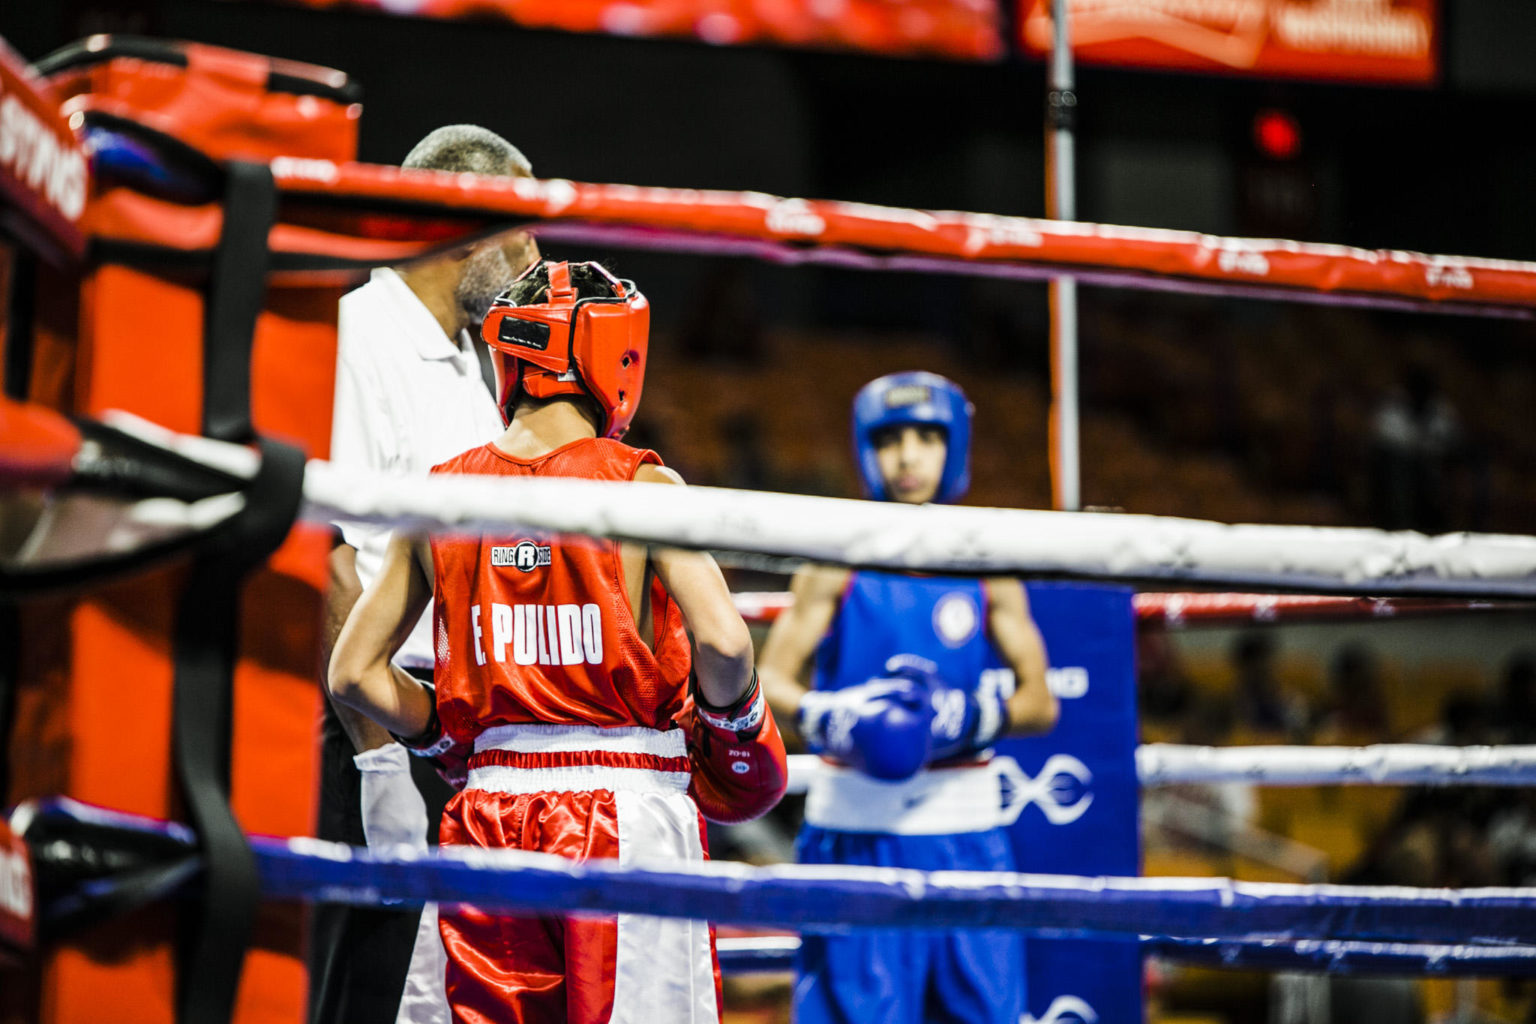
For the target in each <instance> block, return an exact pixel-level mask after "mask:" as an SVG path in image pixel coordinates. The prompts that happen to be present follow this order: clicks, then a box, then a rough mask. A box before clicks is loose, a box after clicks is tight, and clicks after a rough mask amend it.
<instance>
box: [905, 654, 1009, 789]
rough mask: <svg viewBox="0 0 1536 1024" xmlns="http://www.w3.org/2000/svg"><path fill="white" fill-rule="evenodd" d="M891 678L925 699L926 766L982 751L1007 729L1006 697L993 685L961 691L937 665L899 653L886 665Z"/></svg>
mask: <svg viewBox="0 0 1536 1024" xmlns="http://www.w3.org/2000/svg"><path fill="white" fill-rule="evenodd" d="M885 671H886V673H887V674H888V675H889V676H890V677H891V679H893V680H894V679H904V680H907V681H909V682H911V683H912V685H913V686H915V687H917V688H918V689H920V690H921V691H922V692H923V693H924V694H925V695H926V697H927V700H928V705H929V710H930V717H929V733H930V737H929V745H928V763H932V762H934V761H944V760H948V759H949V758H952V757H959V756H960V755H962V754H969V753H972V752H974V751H977V750H984V749H986V748H987V747H989V746H991V745H992V743H993V741H995V740H996V739H997V738H998V736H1000V735H1002V733H1003V732H1004V730H1006V729H1007V728H1008V694H1006V693H1004V692H1003V691H1002V689H1001V688H999V687H995V686H978V687H977V688H976V689H974V690H962V689H960V688H959V687H955V686H951V685H949V683H948V682H947V681H945V679H944V677H943V676H941V675H939V671H938V666H937V665H935V664H934V663H933V662H931V661H929V660H928V659H927V658H924V657H921V656H919V655H916V654H898V655H895V656H894V657H892V658H890V659H889V660H888V661H886V663H885Z"/></svg>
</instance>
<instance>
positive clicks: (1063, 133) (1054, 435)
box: [1045, 0, 1082, 511]
mask: <svg viewBox="0 0 1536 1024" xmlns="http://www.w3.org/2000/svg"><path fill="white" fill-rule="evenodd" d="M1068 2H1069V0H1051V28H1052V38H1051V77H1050V91H1049V92H1048V93H1047V97H1046V122H1045V164H1046V166H1045V215H1046V216H1047V217H1049V218H1051V219H1052V220H1075V219H1077V192H1076V189H1075V188H1074V185H1073V182H1074V175H1075V173H1076V159H1075V156H1076V154H1075V152H1074V150H1073V141H1072V125H1073V115H1074V114H1075V113H1076V111H1077V94H1076V93H1075V92H1073V76H1072V41H1071V34H1070V31H1069V28H1070V26H1069V24H1068V21H1069V18H1068V11H1067V6H1068ZM1050 300H1051V490H1052V499H1053V502H1054V504H1055V507H1056V508H1058V509H1064V510H1067V511H1076V510H1077V509H1080V508H1081V507H1082V496H1081V490H1080V486H1079V481H1080V477H1079V475H1078V466H1079V461H1080V460H1079V446H1078V431H1077V420H1078V414H1077V393H1078V384H1077V280H1076V279H1075V278H1071V277H1065V276H1063V277H1056V278H1052V279H1051V285H1050Z"/></svg>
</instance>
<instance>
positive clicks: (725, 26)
mask: <svg viewBox="0 0 1536 1024" xmlns="http://www.w3.org/2000/svg"><path fill="white" fill-rule="evenodd" d="M291 2H294V3H301V4H304V5H306V6H309V7H324V8H332V7H350V8H354V9H365V10H373V11H378V12H379V13H381V14H403V15H407V16H412V17H421V18H503V19H506V20H507V21H511V22H515V23H516V24H518V25H522V26H524V27H526V28H540V29H558V30H560V31H564V32H597V33H603V34H606V35H616V36H684V37H693V38H695V39H699V40H702V41H703V42H706V43H713V44H715V45H722V46H730V45H743V44H751V45H763V44H768V45H782V46H796V47H809V48H815V49H843V50H859V51H864V52H869V53H881V54H887V55H890V56H927V57H947V58H950V59H954V60H998V59H1000V58H1001V57H1002V56H1003V54H1004V42H1003V32H1002V28H1001V24H1002V18H1001V17H1000V14H999V10H1000V7H1001V4H1002V0H833V2H827V0H775V2H772V3H764V2H762V0H291Z"/></svg>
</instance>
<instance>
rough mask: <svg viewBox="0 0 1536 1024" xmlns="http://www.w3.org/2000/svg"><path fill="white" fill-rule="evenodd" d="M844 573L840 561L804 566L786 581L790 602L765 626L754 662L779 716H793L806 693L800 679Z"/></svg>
mask: <svg viewBox="0 0 1536 1024" xmlns="http://www.w3.org/2000/svg"><path fill="white" fill-rule="evenodd" d="M848 575H849V571H848V570H847V569H845V568H842V567H841V566H828V565H808V566H805V567H804V568H802V569H800V570H799V571H798V572H796V573H795V576H794V579H793V580H791V581H790V584H789V590H790V594H791V595H792V596H793V597H794V603H793V604H791V605H790V606H789V607H788V608H786V609H784V611H783V612H782V613H781V614H780V615H779V617H778V618H777V619H776V620H775V621H774V623H773V626H772V627H771V628H770V629H769V630H768V639H767V640H765V641H764V642H763V654H762V657H761V658H759V659H758V666H757V671H758V676H759V678H760V679H761V680H762V684H763V693H764V694H765V695H766V696H767V698H768V704H769V706H770V707H772V708H773V711H774V714H775V715H777V716H778V718H779V720H780V721H784V722H793V721H795V720H796V715H797V714H798V712H799V708H800V699H801V698H802V697H804V696H805V693H806V686H805V684H804V683H802V682H801V680H802V679H803V678H804V675H805V670H806V667H807V666H808V665H809V664H810V662H811V658H812V657H813V656H814V655H815V654H816V648H817V646H818V645H819V644H820V643H821V640H822V637H824V636H826V635H827V630H828V629H830V628H831V626H832V620H833V618H835V617H836V615H837V605H838V602H839V601H840V600H841V599H842V596H843V590H844V589H845V588H846V587H847V586H848Z"/></svg>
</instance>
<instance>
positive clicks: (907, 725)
mask: <svg viewBox="0 0 1536 1024" xmlns="http://www.w3.org/2000/svg"><path fill="white" fill-rule="evenodd" d="M932 715H933V711H932V705H931V702H930V700H929V697H928V694H927V693H926V692H924V690H923V688H922V687H921V686H919V685H918V684H916V683H914V682H912V681H911V680H910V679H871V680H869V681H867V682H863V683H859V684H857V685H855V686H848V687H844V688H843V689H841V690H812V691H811V692H810V693H807V694H806V695H805V696H804V697H802V698H801V699H800V707H799V710H798V712H797V714H796V718H797V723H798V725H799V728H800V735H801V737H802V738H804V740H805V745H806V746H807V747H809V748H810V750H811V752H812V753H814V754H825V755H827V756H829V757H833V758H836V759H837V760H839V761H841V762H843V763H844V764H847V765H849V766H850V767H852V768H855V769H857V770H858V771H861V772H863V773H864V774H865V775H868V776H869V777H870V778H873V779H881V780H883V781H886V782H900V781H902V780H904V779H910V778H911V777H912V776H914V775H916V774H917V772H918V770H919V769H920V768H922V766H923V765H924V764H926V763H927V762H928V760H929V750H928V744H929V736H930V734H931V729H930V725H929V719H930V718H931V717H932Z"/></svg>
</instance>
